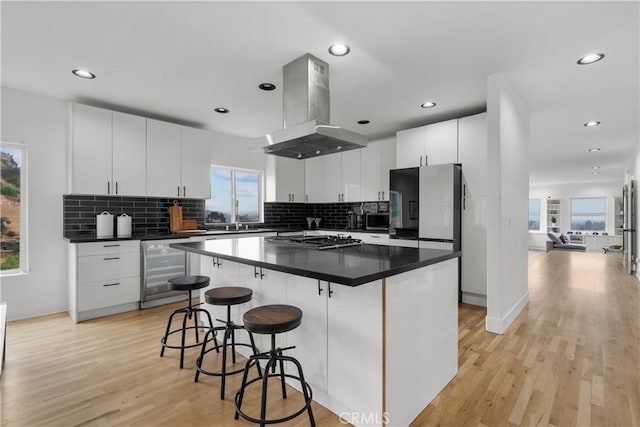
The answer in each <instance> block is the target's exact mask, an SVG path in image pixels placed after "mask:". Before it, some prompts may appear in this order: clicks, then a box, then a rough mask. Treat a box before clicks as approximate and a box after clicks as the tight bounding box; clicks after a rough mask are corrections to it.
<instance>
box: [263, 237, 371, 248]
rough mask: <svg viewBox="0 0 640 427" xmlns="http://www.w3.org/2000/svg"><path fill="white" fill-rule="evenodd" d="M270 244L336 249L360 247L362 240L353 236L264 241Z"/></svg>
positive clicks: (277, 238) (276, 238)
mask: <svg viewBox="0 0 640 427" xmlns="http://www.w3.org/2000/svg"><path fill="white" fill-rule="evenodd" d="M264 240H265V241H266V242H269V243H282V244H285V245H292V246H299V247H304V248H312V249H335V248H344V247H347V246H358V245H361V244H362V240H360V239H353V238H352V237H351V236H342V235H339V236H303V235H299V236H275V237H266V238H265V239H264Z"/></svg>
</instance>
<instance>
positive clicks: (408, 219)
mask: <svg viewBox="0 0 640 427" xmlns="http://www.w3.org/2000/svg"><path fill="white" fill-rule="evenodd" d="M461 183H462V169H461V166H460V165H459V164H443V165H432V166H422V167H416V168H406V169H393V170H391V171H390V175H389V185H390V188H389V235H390V237H391V238H393V239H409V240H418V241H419V246H420V247H422V248H435V249H453V250H460V248H461V236H460V234H461V228H460V224H461V203H462V200H461Z"/></svg>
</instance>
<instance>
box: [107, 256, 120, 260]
mask: <svg viewBox="0 0 640 427" xmlns="http://www.w3.org/2000/svg"><path fill="white" fill-rule="evenodd" d="M114 259H120V257H119V256H114V257H111V258H104V260H105V261H111V260H114Z"/></svg>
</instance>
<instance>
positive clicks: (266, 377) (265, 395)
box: [260, 355, 276, 427]
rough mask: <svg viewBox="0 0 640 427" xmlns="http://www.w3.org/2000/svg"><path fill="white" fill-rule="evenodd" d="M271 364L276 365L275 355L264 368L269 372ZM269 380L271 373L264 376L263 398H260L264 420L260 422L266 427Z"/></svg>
mask: <svg viewBox="0 0 640 427" xmlns="http://www.w3.org/2000/svg"><path fill="white" fill-rule="evenodd" d="M270 364H271V366H272V367H273V366H275V364H276V361H275V359H273V355H272V357H271V358H269V361H268V362H267V365H266V366H265V368H264V370H265V371H266V372H269V365H270ZM268 380H269V375H265V376H263V377H262V396H261V397H262V399H261V400H260V420H261V421H262V422H261V423H260V427H264V425H265V423H264V421H265V420H266V419H267V385H268Z"/></svg>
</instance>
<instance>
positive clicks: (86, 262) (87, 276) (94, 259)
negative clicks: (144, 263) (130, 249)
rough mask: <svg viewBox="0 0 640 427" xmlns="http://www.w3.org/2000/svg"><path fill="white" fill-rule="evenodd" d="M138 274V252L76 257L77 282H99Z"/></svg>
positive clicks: (137, 275)
mask: <svg viewBox="0 0 640 427" xmlns="http://www.w3.org/2000/svg"><path fill="white" fill-rule="evenodd" d="M139 276H140V254H139V253H125V254H122V253H120V254H112V255H94V256H82V257H78V282H79V283H88V282H100V281H104V280H113V279H117V278H123V277H139Z"/></svg>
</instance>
